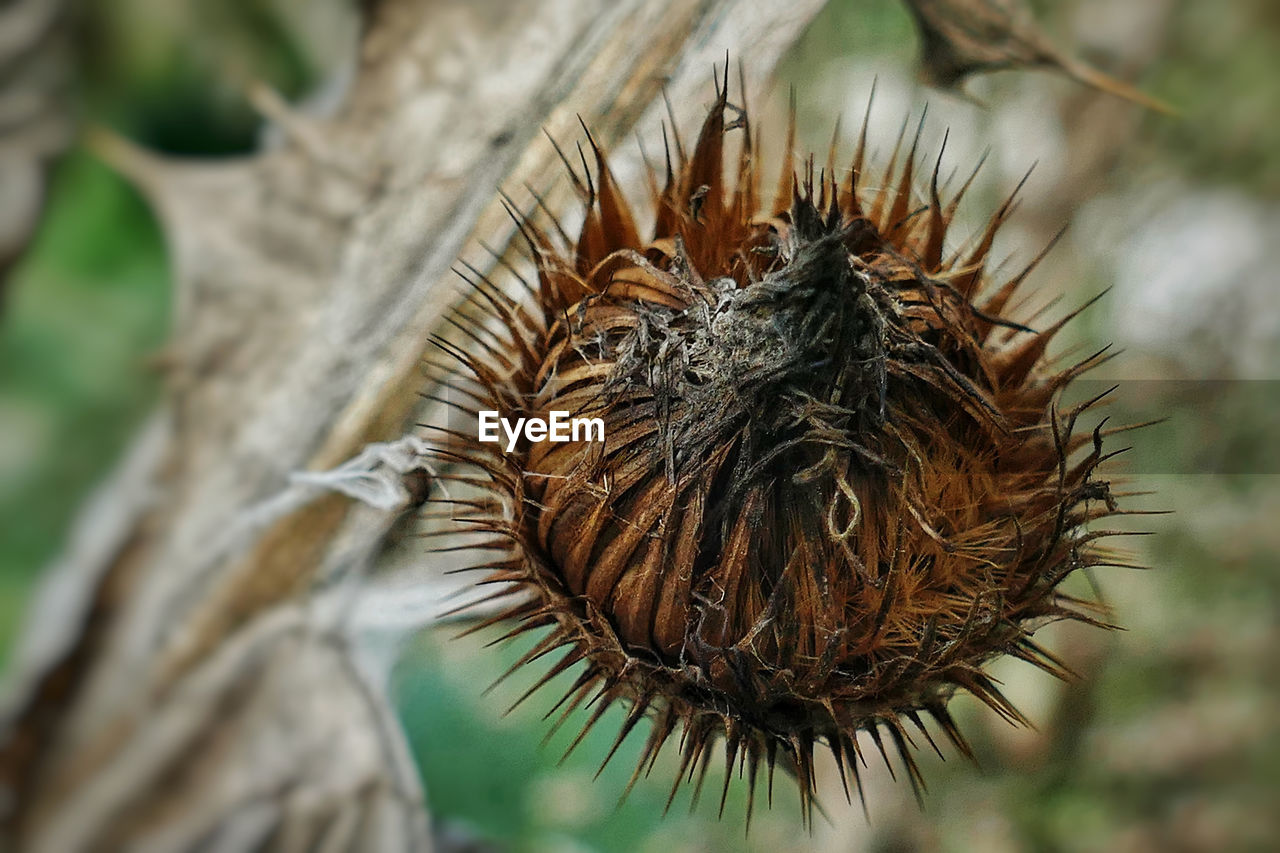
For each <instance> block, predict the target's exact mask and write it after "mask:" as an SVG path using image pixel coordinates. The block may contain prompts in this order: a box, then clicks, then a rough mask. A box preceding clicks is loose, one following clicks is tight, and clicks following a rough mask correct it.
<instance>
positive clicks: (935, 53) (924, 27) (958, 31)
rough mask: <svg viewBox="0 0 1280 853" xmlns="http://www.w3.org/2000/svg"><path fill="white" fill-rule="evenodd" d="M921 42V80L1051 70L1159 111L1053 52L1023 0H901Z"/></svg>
mask: <svg viewBox="0 0 1280 853" xmlns="http://www.w3.org/2000/svg"><path fill="white" fill-rule="evenodd" d="M904 2H905V3H906V4H907V8H908V9H910V11H911V14H912V17H913V18H915V22H916V27H917V28H918V29H919V31H920V39H921V44H922V56H921V71H922V73H923V75H924V78H925V80H926V82H928V83H929V84H930V85H933V86H937V87H939V88H943V89H948V88H956V87H958V86H959V85H960V84H961V83H963V82H964V80H965V79H966V78H967V77H969V76H970V75H972V74H980V73H983V72H986V71H1000V70H1004V69H1009V68H1051V69H1053V70H1056V71H1060V72H1062V73H1064V74H1066V75H1068V76H1069V77H1072V78H1074V79H1076V80H1078V81H1080V82H1081V83H1084V84H1085V85H1087V86H1092V87H1093V88H1095V89H1098V90H1100V91H1103V92H1107V93H1109V94H1112V95H1115V96H1117V97H1120V98H1124V99H1126V100H1129V101H1133V102H1134V103H1136V104H1140V105H1142V106H1144V107H1147V108H1148V109H1153V110H1157V111H1159V112H1163V113H1172V112H1173V110H1172V108H1170V107H1169V106H1168V105H1167V104H1165V103H1163V102H1162V101H1159V100H1156V99H1155V98H1153V97H1151V96H1150V95H1147V94H1146V93H1144V92H1141V91H1139V90H1138V89H1136V88H1134V87H1133V86H1130V85H1129V84H1128V83H1125V82H1124V81H1123V80H1117V79H1116V78H1114V77H1112V76H1110V75H1108V74H1104V73H1103V72H1101V71H1099V70H1098V69H1096V68H1094V67H1093V66H1092V65H1089V64H1088V63H1086V62H1084V61H1083V60H1080V59H1077V58H1076V57H1074V56H1072V55H1070V54H1069V53H1066V52H1064V51H1061V50H1059V49H1058V48H1057V47H1055V46H1054V45H1053V44H1052V43H1051V42H1050V41H1049V39H1048V37H1047V36H1045V34H1044V33H1043V32H1042V31H1041V30H1040V27H1039V25H1038V24H1037V23H1036V21H1035V18H1034V16H1032V14H1031V10H1030V9H1029V8H1028V7H1027V4H1026V3H1025V0H904Z"/></svg>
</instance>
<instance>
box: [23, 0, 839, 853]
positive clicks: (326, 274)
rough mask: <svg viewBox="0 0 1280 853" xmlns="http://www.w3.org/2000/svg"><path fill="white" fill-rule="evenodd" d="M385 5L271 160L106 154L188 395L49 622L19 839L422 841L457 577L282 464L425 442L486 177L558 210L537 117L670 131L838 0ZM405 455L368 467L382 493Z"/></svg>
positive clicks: (109, 494)
mask: <svg viewBox="0 0 1280 853" xmlns="http://www.w3.org/2000/svg"><path fill="white" fill-rule="evenodd" d="M368 5H369V7H370V8H369V10H368V12H367V14H368V20H367V21H366V26H365V32H364V34H363V36H362V40H361V44H360V47H359V57H358V61H357V62H356V68H355V73H354V75H353V78H352V82H351V84H350V86H349V88H348V90H347V92H346V93H345V96H344V97H343V98H342V100H341V103H340V105H339V106H338V107H337V108H336V110H334V111H333V112H332V114H331V115H328V116H325V117H314V116H303V115H296V114H292V113H290V112H289V111H288V109H287V108H285V107H284V106H283V105H282V104H280V103H279V102H278V99H276V98H275V97H274V96H273V95H272V94H271V93H270V92H266V91H261V90H258V91H255V92H254V93H253V97H254V99H255V101H256V103H258V105H259V106H260V108H261V109H262V110H263V111H264V112H266V113H267V114H268V115H269V116H271V117H273V119H274V120H275V123H276V125H277V133H276V137H277V143H276V144H275V145H273V146H272V147H271V148H269V149H268V150H263V151H262V152H261V153H259V154H257V155H255V156H253V157H249V158H245V159H242V160H237V161H233V162H218V163H209V162H202V163H193V162H172V161H167V160H163V159H160V158H157V157H154V156H152V155H149V154H147V153H145V152H142V151H138V150H136V149H133V148H131V147H130V146H128V145H127V144H126V143H123V142H122V141H120V140H116V139H112V138H109V137H104V138H103V139H101V140H99V148H100V149H101V150H102V151H103V153H104V155H105V156H106V157H107V158H108V159H109V160H111V161H112V162H113V163H114V164H115V165H116V166H117V167H118V168H120V169H121V170H122V171H124V172H125V173H126V174H128V175H129V176H130V177H131V178H132V179H133V180H134V181H136V182H137V183H138V185H139V186H140V187H141V188H142V190H143V191H144V193H145V194H146V195H147V196H148V197H149V199H150V200H151V202H152V203H153V205H154V206H155V208H156V209H157V211H158V212H159V214H160V216H161V219H162V221H163V224H164V227H165V231H166V234H167V237H168V241H169V244H170V247H171V251H172V257H173V259H174V261H173V262H174V273H175V280H176V283H177V285H176V286H177V288H178V290H177V292H176V294H175V303H176V306H177V307H176V314H175V317H174V321H173V322H174V329H173V335H172V345H171V348H170V351H169V353H168V354H167V359H166V360H167V363H168V364H169V366H170V367H169V370H170V381H169V393H168V395H167V398H166V400H165V402H164V404H163V406H162V408H161V410H160V411H158V412H157V413H156V414H155V415H154V417H153V418H152V419H151V420H150V421H149V422H148V424H147V426H146V428H145V429H144V430H142V431H141V433H140V434H139V436H138V438H137V440H136V441H135V443H134V445H133V447H132V449H131V451H130V452H129V453H128V454H127V456H126V458H125V459H124V460H123V462H122V463H121V465H120V466H119V468H118V470H117V471H116V473H115V474H114V475H113V476H112V478H111V479H110V480H109V481H108V482H107V483H105V484H104V485H103V487H102V489H101V490H100V493H99V494H98V495H97V496H96V497H95V498H94V499H93V500H91V501H90V502H89V504H88V505H87V506H86V508H85V509H84V511H83V513H82V516H81V519H80V521H79V523H78V526H77V528H76V530H75V532H74V535H73V536H72V538H71V541H70V542H69V545H68V547H67V550H66V553H65V554H64V556H63V557H62V559H61V560H60V563H59V564H58V565H57V566H55V567H53V568H52V569H51V570H50V571H49V573H48V581H47V583H46V586H45V589H44V591H43V594H42V595H41V596H40V599H39V601H38V605H37V606H36V607H35V608H34V609H33V610H32V612H31V614H30V616H31V624H30V626H29V628H28V630H27V632H26V634H25V636H24V637H23V642H22V645H21V647H20V649H19V652H18V655H17V662H16V665H15V672H14V678H13V681H12V683H11V684H9V685H8V690H7V693H6V695H5V700H6V714H7V717H6V728H5V734H4V740H3V744H2V748H0V790H2V791H3V797H2V798H0V808H2V809H3V810H4V817H5V826H6V835H7V837H8V839H9V841H10V842H11V843H12V844H13V846H15V847H18V848H20V849H29V850H43V851H56V853H68V852H69V851H76V850H89V849H112V850H115V849H139V850H184V849H194V848H197V847H198V848H199V849H202V850H203V849H209V850H241V849H258V848H260V847H263V846H266V847H269V848H271V849H295V848H299V849H301V848H303V847H306V848H307V849H325V850H330V849H332V850H345V849H351V850H357V849H358V850H371V849H385V850H410V849H414V850H423V849H429V848H430V847H431V835H430V827H429V821H428V818H427V810H426V808H425V806H424V795H423V792H422V791H421V789H420V787H419V784H418V781H417V775H416V772H415V769H414V767H413V764H412V761H411V758H410V756H409V754H408V751H407V748H406V744H405V741H404V738H403V735H402V733H401V731H400V728H399V725H398V723H397V722H396V720H395V718H394V714H393V712H392V710H391V708H390V706H389V703H388V701H387V699H386V695H385V679H386V674H387V666H388V663H389V661H390V660H391V659H392V657H393V655H394V649H395V642H396V640H397V638H399V637H401V636H403V634H404V633H405V632H406V631H410V630H412V629H413V628H415V627H417V626H419V625H422V624H425V623H427V622H429V621H430V620H431V619H432V618H434V617H435V615H436V614H437V612H438V607H437V605H438V600H439V597H440V592H441V590H442V589H443V588H444V587H443V585H442V582H441V580H440V578H439V576H438V567H437V566H433V565H428V562H429V561H428V560H427V558H426V555H425V554H424V553H422V551H421V549H420V548H419V546H415V545H412V544H406V543H405V542H404V541H403V536H402V535H401V533H402V530H403V527H404V525H403V524H399V523H398V522H400V521H401V520H402V517H403V516H404V515H406V514H407V513H408V512H409V511H410V510H411V508H412V503H413V501H412V499H411V496H409V495H407V494H405V495H399V497H400V498H401V500H400V501H399V505H398V506H396V507H395V508H393V509H389V510H388V509H379V508H375V507H371V506H368V505H365V504H362V503H359V502H355V501H351V500H349V499H348V498H346V497H343V496H341V495H338V494H335V493H333V492H332V491H326V490H324V489H322V488H318V487H316V486H314V485H311V484H307V483H300V482H298V481H297V480H296V479H294V478H291V475H292V474H294V473H295V472H298V471H301V470H304V469H310V470H324V469H329V468H332V467H333V466H336V465H338V464H339V463H342V462H343V461H344V460H347V459H349V458H351V457H353V456H357V455H358V454H359V453H360V451H361V449H362V448H363V447H364V446H365V445H366V444H367V443H369V442H377V441H385V440H388V439H394V438H396V437H398V436H400V435H401V434H403V433H404V432H405V431H406V430H411V426H410V425H411V422H412V420H413V415H414V412H415V407H416V406H417V404H418V403H419V398H418V396H417V392H418V391H421V390H423V388H422V387H421V386H422V384H423V380H422V379H421V376H420V369H419V365H420V360H421V357H422V355H423V353H424V352H425V351H426V349H427V347H428V343H427V341H428V337H429V335H430V334H431V333H433V332H436V331H439V329H440V322H441V319H442V315H443V314H444V313H445V310H446V309H447V308H448V306H450V305H451V304H454V303H455V302H456V300H457V295H458V293H459V291H460V287H459V281H458V279H457V278H456V277H455V276H454V275H453V274H452V273H451V272H450V267H451V265H452V264H453V262H454V260H455V258H456V257H457V256H458V255H459V253H460V252H465V253H466V254H467V257H468V258H469V259H471V260H473V261H477V262H481V261H484V259H485V255H484V254H483V253H482V252H480V251H478V250H476V248H475V247H476V242H475V241H477V240H478V239H483V240H485V242H487V243H489V244H490V245H493V246H497V247H504V246H506V245H507V244H508V242H509V241H510V239H511V236H512V231H513V228H512V225H511V222H510V219H509V218H508V217H507V215H506V213H505V212H504V210H503V209H502V207H501V205H500V204H499V202H498V200H497V197H496V192H495V190H496V189H497V188H498V187H499V186H504V187H507V188H510V189H512V191H513V193H514V194H515V195H516V196H517V197H518V198H527V197H528V196H527V194H525V193H524V192H523V190H521V189H520V188H521V187H523V186H524V184H525V183H526V182H528V183H531V184H533V185H535V186H537V187H539V188H540V189H543V188H548V187H552V192H551V195H550V198H551V203H552V204H553V205H555V204H559V203H562V202H563V200H564V196H565V190H566V187H565V182H564V181H559V182H558V183H553V181H552V177H553V176H556V175H558V174H559V173H560V167H559V166H558V164H557V162H556V161H555V159H554V158H555V155H554V152H553V150H552V148H551V146H550V145H549V144H548V143H547V142H546V140H545V139H544V138H542V134H541V131H542V129H543V128H544V127H545V128H546V129H547V130H548V131H549V132H550V133H551V134H552V135H553V136H554V137H556V138H558V139H565V140H574V139H578V138H581V130H580V129H579V127H578V120H577V116H578V115H581V116H582V118H583V119H584V120H585V121H586V122H587V123H588V124H589V125H590V126H591V127H592V129H593V132H594V133H595V134H596V136H597V138H598V139H599V140H600V141H601V142H602V143H604V144H605V145H606V146H611V145H617V144H618V143H619V142H620V141H622V140H624V139H626V138H627V136H628V135H629V133H630V132H631V131H632V130H633V129H634V128H636V127H641V128H645V129H647V130H650V131H652V130H656V129H657V128H658V126H659V122H660V121H661V118H662V115H663V110H664V108H663V107H662V104H661V98H660V97H659V96H660V93H661V91H662V88H663V87H664V86H665V87H666V90H667V91H668V92H669V94H670V96H671V101H672V103H673V104H674V108H675V112H676V114H677V118H678V119H680V121H681V123H682V124H683V125H685V126H688V125H689V124H690V123H691V122H692V121H693V120H694V117H695V116H697V115H698V114H699V113H700V112H701V110H702V109H703V108H704V105H705V103H706V102H707V101H708V100H709V99H710V97H711V75H712V67H713V64H715V63H721V64H723V62H724V58H725V54H726V51H729V52H730V53H731V55H732V56H733V57H734V58H735V61H736V58H737V57H741V58H743V59H744V61H745V71H746V82H747V86H748V90H749V95H758V94H759V91H760V89H761V83H762V81H763V79H764V77H765V76H766V75H767V74H769V73H770V71H771V69H772V66H773V64H774V63H775V62H776V60H777V59H778V57H779V56H780V55H781V54H782V52H783V51H784V50H785V49H786V47H787V46H788V45H789V44H790V43H791V42H792V41H793V40H794V39H795V37H796V36H797V35H798V34H799V32H800V31H801V29H802V28H803V27H804V26H805V24H807V23H808V21H809V20H810V19H811V17H812V15H813V14H814V13H815V12H816V11H817V10H818V8H819V7H820V6H821V5H822V3H821V0H754V2H741V3H738V2H733V0H697V2H694V0H622V2H610V0H483V2H468V0H433V2H416V0H382V2H379V3H374V4H368ZM627 147H631V146H627ZM632 162H634V158H633V160H632ZM619 174H620V176H621V177H622V178H623V181H624V183H626V182H627V181H628V180H630V181H631V183H632V186H633V188H634V186H635V177H636V176H637V174H638V172H637V171H636V170H635V169H634V168H630V169H628V168H627V167H626V165H625V163H623V164H620V167H619ZM628 176H630V177H629V178H628ZM488 263H491V261H485V263H483V264H481V265H482V266H484V265H486V264H488ZM400 449H403V448H400ZM393 450H394V448H393ZM366 457H368V454H366ZM403 457H404V454H403V453H401V454H399V455H398V456H397V454H395V453H384V454H383V456H382V457H381V458H382V459H383V460H384V462H379V461H376V460H375V461H373V462H372V463H370V465H369V466H368V470H369V471H371V472H372V473H373V475H374V476H373V478H372V479H371V482H373V483H375V485H376V482H377V476H379V475H386V476H385V479H384V480H383V482H384V483H385V484H387V485H388V486H389V487H390V488H391V489H392V492H391V493H390V494H391V496H392V497H396V495H395V494H394V490H395V488H396V486H397V484H398V483H399V482H400V479H399V474H398V467H400V468H402V467H404V465H403V462H404V458H403ZM368 458H372V457H368ZM397 458H398V459H399V462H400V463H401V464H399V466H397V465H396V464H391V463H394V462H395V460H396V459H397ZM362 464H363V463H362ZM362 470H363V468H362ZM392 502H393V503H394V501H392Z"/></svg>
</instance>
